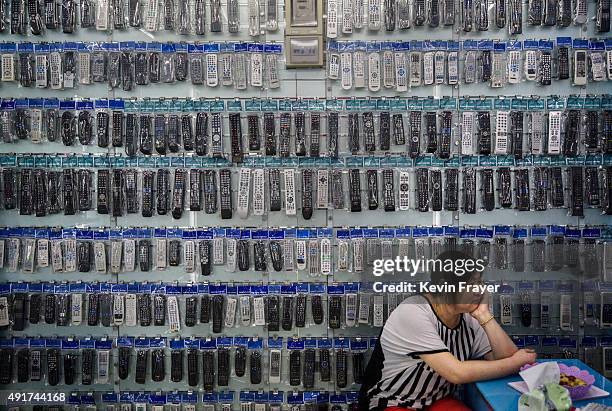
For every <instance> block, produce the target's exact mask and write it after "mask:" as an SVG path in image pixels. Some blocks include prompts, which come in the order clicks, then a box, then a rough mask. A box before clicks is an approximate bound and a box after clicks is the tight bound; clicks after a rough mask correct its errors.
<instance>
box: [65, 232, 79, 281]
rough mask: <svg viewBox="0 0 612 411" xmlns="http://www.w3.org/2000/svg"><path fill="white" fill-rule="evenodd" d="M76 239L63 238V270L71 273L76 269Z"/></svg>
mask: <svg viewBox="0 0 612 411" xmlns="http://www.w3.org/2000/svg"><path fill="white" fill-rule="evenodd" d="M76 266H77V258H76V240H75V239H73V238H68V239H66V240H64V271H66V272H67V273H71V272H74V271H76Z"/></svg>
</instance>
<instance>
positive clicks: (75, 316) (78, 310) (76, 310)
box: [70, 293, 83, 325]
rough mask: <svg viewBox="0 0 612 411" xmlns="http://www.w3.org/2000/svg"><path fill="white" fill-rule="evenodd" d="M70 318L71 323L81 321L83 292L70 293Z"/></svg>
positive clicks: (76, 323) (74, 323) (75, 323)
mask: <svg viewBox="0 0 612 411" xmlns="http://www.w3.org/2000/svg"><path fill="white" fill-rule="evenodd" d="M70 306H71V307H70V320H71V321H72V325H80V324H81V322H82V321H83V294H79V293H75V294H71V295H70Z"/></svg>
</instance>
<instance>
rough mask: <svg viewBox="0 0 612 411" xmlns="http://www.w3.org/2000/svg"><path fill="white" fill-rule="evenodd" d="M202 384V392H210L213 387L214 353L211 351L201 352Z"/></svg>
mask: <svg viewBox="0 0 612 411" xmlns="http://www.w3.org/2000/svg"><path fill="white" fill-rule="evenodd" d="M202 374H203V378H202V382H203V386H204V390H206V391H212V390H213V388H214V386H215V353H214V351H211V350H205V351H203V352H202Z"/></svg>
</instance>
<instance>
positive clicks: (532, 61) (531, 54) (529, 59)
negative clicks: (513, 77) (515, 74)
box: [525, 50, 538, 81]
mask: <svg viewBox="0 0 612 411" xmlns="http://www.w3.org/2000/svg"><path fill="white" fill-rule="evenodd" d="M525 78H526V79H527V80H529V81H535V80H536V79H537V78H538V55H537V53H536V51H535V50H527V51H526V52H525Z"/></svg>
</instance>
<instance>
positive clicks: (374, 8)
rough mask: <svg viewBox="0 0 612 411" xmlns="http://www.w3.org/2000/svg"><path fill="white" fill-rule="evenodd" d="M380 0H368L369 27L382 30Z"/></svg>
mask: <svg viewBox="0 0 612 411" xmlns="http://www.w3.org/2000/svg"><path fill="white" fill-rule="evenodd" d="M380 20H381V19H380V0H368V29H369V30H380V25H381V24H380Z"/></svg>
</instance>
